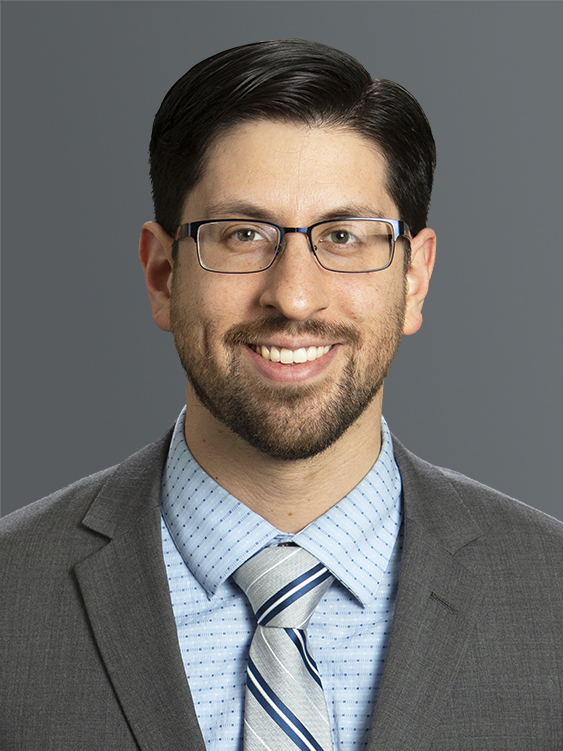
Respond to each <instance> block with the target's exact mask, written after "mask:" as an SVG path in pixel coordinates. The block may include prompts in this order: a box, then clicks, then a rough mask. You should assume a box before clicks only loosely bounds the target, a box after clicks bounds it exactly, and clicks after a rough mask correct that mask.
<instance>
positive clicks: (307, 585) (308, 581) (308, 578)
mask: <svg viewBox="0 0 563 751" xmlns="http://www.w3.org/2000/svg"><path fill="white" fill-rule="evenodd" d="M323 569H324V573H323V574H322V575H321V576H318V574H319V573H321V572H322V571H323ZM331 576H332V574H331V573H330V571H327V569H325V567H324V566H323V565H322V563H319V564H318V565H317V566H315V567H314V568H312V569H310V570H309V571H307V572H305V573H304V574H301V576H298V577H297V578H296V579H294V580H293V581H292V582H290V583H289V584H286V586H285V587H283V588H282V589H280V590H279V592H276V594H275V595H273V596H272V597H270V598H269V600H267V601H266V602H265V603H264V604H263V605H262V607H260V608H258V610H257V611H256V618H257V621H258V623H259V624H260V626H265V625H266V624H267V623H269V622H270V621H271V620H272V618H275V617H276V615H278V613H281V612H282V610H285V608H287V607H289V605H291V604H292V603H294V602H296V601H297V600H299V598H301V597H303V595H305V594H307V592H309V591H310V590H312V589H314V588H315V587H318V585H319V584H321V582H323V581H325V579H328V578H329V577H331ZM300 584H301V585H302V586H301V587H299V589H297V590H296V591H295V592H293V594H291V595H288V593H289V592H291V590H292V589H295V588H296V587H298V586H299V585H300ZM284 595H287V597H285V599H284ZM277 602H278V603H279V604H278V605H276V603H277ZM273 606H275V607H273ZM269 608H273V609H272V610H271V611H270V612H269V613H268V614H267V615H266V616H264V617H263V618H262V616H263V615H264V613H266V612H267V611H268V610H269Z"/></svg>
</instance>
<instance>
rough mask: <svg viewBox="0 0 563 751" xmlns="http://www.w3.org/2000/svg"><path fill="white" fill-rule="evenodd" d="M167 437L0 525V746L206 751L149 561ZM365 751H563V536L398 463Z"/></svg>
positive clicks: (558, 527)
mask: <svg viewBox="0 0 563 751" xmlns="http://www.w3.org/2000/svg"><path fill="white" fill-rule="evenodd" d="M169 440H170V434H168V435H167V436H165V437H164V438H163V439H162V440H161V441H159V442H158V443H156V444H153V445H151V446H149V447H147V448H145V449H143V450H142V451H140V452H139V453H138V454H135V455H134V456H132V457H131V458H130V459H128V460H127V461H125V462H124V463H123V464H121V465H119V466H117V467H114V468H112V469H109V470H106V471H104V472H101V473H99V474H96V475H92V476H91V477H88V478H86V479H84V480H81V481H80V482H78V483H76V484H75V485H72V486H70V487H69V488H66V489H64V490H61V491H59V492H58V493H55V494H54V495H52V496H50V497H49V498H46V499H44V500H42V501H39V502H38V503H36V504H33V505H32V506H29V507H27V508H25V509H22V510H21V511H20V512H16V513H15V514H12V515H10V516H8V517H6V518H5V519H4V520H2V523H1V525H0V574H1V600H0V654H1V664H0V670H1V675H0V748H1V749H3V751H15V750H16V749H17V750H19V749H21V750H23V751H49V750H52V751H81V750H84V751H86V750H87V749H88V750H90V749H91V750H92V751H94V749H95V750H96V751H100V750H102V749H103V751H129V750H131V751H132V750H133V749H137V750H138V749H142V751H204V743H203V740H202V737H201V733H200V730H199V726H198V722H197V718H196V713H195V710H194V706H193V702H192V699H191V696H190V690H189V687H188V683H187V681H186V678H185V675H184V670H183V666H182V659H181V656H180V650H179V647H178V639H177V635H176V628H175V623H174V617H173V613H172V608H171V604H170V598H169V594H168V586H167V579H166V572H165V568H164V564H163V560H162V553H161V540H160V518H159V483H160V476H161V472H162V467H163V463H164V460H165V457H166V452H167V449H168V444H169ZM395 455H396V458H397V461H398V464H399V468H400V471H401V475H402V478H403V487H404V491H403V492H404V505H405V546H404V553H403V559H402V562H401V577H400V584H399V593H398V600H397V607H396V613H395V620H394V625H393V630H392V634H391V641H390V645H389V652H388V656H387V661H386V666H385V672H384V676H383V681H382V685H381V689H380V694H379V700H378V702H377V707H376V710H375V714H374V718H373V724H372V731H371V737H370V743H369V751H392V750H395V749H396V750H397V751H399V749H400V750H401V751H405V750H406V751H423V749H431V750H432V751H454V750H455V751H458V750H459V751H466V750H467V751H469V749H472V750H474V751H484V750H490V751H518V750H522V751H524V750H525V751H548V750H549V751H553V750H554V749H562V748H563V729H562V707H563V688H562V685H563V651H562V643H563V574H562V568H563V525H562V524H560V523H559V522H557V521H555V520H554V519H551V518H550V517H547V516H545V515H543V514H541V513H540V512H537V511H534V510H532V509H530V508H528V507H527V506H524V505H522V504H519V503H517V502H515V501H512V500H510V499H508V498H506V497H505V496H502V495H501V494H499V493H497V492H495V491H493V490H491V489H489V488H485V487H483V486H482V485H479V484H477V483H475V482H472V481H471V480H468V479H467V478H465V477H463V476H461V475H458V474H456V473H454V472H450V471H447V470H442V469H438V468H436V467H433V466H431V465H429V464H427V463H426V462H423V461H421V460H420V459H418V458H417V457H415V456H413V455H412V454H410V453H409V452H407V451H406V450H405V449H404V448H403V447H402V446H401V445H400V444H399V443H398V442H396V443H395Z"/></svg>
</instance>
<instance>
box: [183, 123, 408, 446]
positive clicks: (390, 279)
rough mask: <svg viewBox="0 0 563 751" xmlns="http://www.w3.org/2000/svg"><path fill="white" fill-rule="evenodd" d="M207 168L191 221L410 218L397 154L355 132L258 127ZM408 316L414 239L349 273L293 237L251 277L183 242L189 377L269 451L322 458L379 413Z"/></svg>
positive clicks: (242, 131) (222, 146) (217, 146)
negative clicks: (390, 172) (330, 266)
mask: <svg viewBox="0 0 563 751" xmlns="http://www.w3.org/2000/svg"><path fill="white" fill-rule="evenodd" d="M206 165H207V166H206V170H205V172H204V176H203V178H202V179H201V180H200V182H199V183H198V184H197V185H196V187H195V188H194V189H193V190H192V191H191V193H190V194H189V196H188V199H187V201H186V203H185V206H184V211H183V217H182V222H188V221H198V220H203V219H228V218H249V219H262V220H265V221H270V222H273V223H275V224H279V225H282V226H286V227H303V226H309V225H311V224H313V223H315V222H318V221H321V220H323V219H326V218H331V217H335V216H340V217H342V216H346V215H348V216H373V217H378V216H379V217H386V218H390V219H398V218H399V216H398V211H397V207H396V206H395V205H394V203H393V201H392V200H391V199H390V197H389V195H388V194H387V191H386V189H385V161H384V159H383V157H382V156H381V155H380V154H379V152H378V151H377V150H376V149H375V148H374V147H373V146H372V145H371V144H370V143H369V142H368V141H366V140H365V139H363V138H362V137H361V136H359V135H357V134H355V133H353V132H351V131H349V130H343V129H335V128H328V127H314V128H309V127H306V126H302V125H296V124H286V123H279V122H270V121H259V122H255V123H248V124H244V125H241V126H237V128H235V129H234V130H231V131H230V132H228V133H227V134H226V135H224V136H222V137H220V138H219V139H218V140H217V141H216V142H215V143H214V145H213V146H212V147H211V149H210V151H209V153H208V158H207V162H206ZM404 320H405V277H404V270H403V249H402V244H401V243H400V242H398V243H397V248H396V252H395V258H394V260H393V263H392V265H391V266H390V267H389V268H388V269H386V270H384V271H380V272H376V273H367V274H342V273H335V272H331V271H327V270H325V269H323V268H321V266H320V265H319V264H318V263H317V261H316V259H315V257H314V256H313V254H312V253H311V252H310V249H309V245H308V241H307V238H306V236H304V235H300V234H289V235H286V238H285V249H284V251H283V253H282V254H281V256H279V257H278V258H277V260H276V261H275V263H274V265H273V266H272V267H271V268H269V269H267V270H266V271H261V272H258V273H253V274H241V275H232V274H217V273H211V272H209V271H205V270H203V269H202V268H201V267H200V266H199V264H198V261H197V257H196V250H195V243H194V242H193V240H191V239H185V240H182V241H180V243H179V248H178V256H177V260H176V264H175V268H174V274H173V281H172V297H171V307H170V327H171V330H172V332H173V334H174V339H175V343H176V348H177V350H178V353H179V355H180V358H181V361H182V364H183V366H184V369H185V371H186V373H187V376H188V379H189V381H190V383H191V384H192V386H193V389H194V391H195V393H196V394H197V396H198V397H199V399H200V401H201V402H202V403H203V404H204V406H205V407H206V408H207V409H208V410H209V411H210V412H211V414H212V415H213V416H214V417H215V418H217V419H218V420H219V421H221V422H222V423H223V424H224V425H226V426H227V427H228V428H229V429H230V430H231V431H233V432H234V433H235V434H237V435H238V436H240V437H242V438H243V439H244V440H245V441H247V442H248V443H249V444H251V445H252V446H254V447H255V448H256V449H258V450H259V451H261V452H264V453H266V454H268V455H269V456H272V457H277V458H282V459H290V460H295V459H303V458H307V457H310V456H313V455H315V454H317V453H319V452H320V451H323V450H324V449H326V448H327V447H328V446H330V445H331V444H332V443H333V442H334V441H336V440H337V439H338V438H340V436H341V435H342V434H343V433H344V432H345V431H346V430H347V429H348V428H349V427H350V426H351V425H352V424H353V423H354V422H355V421H356V420H357V418H358V417H359V416H360V415H361V414H362V413H364V411H365V410H366V409H369V405H370V403H371V402H372V399H373V397H374V396H375V395H376V394H377V393H378V392H379V391H380V389H381V387H382V384H383V379H384V378H385V376H386V374H387V370H388V368H389V366H390V365H391V362H392V360H393V358H394V356H395V353H396V351H397V348H398V346H399V342H400V338H401V335H402V333H403V326H404ZM276 350H277V352H279V353H280V356H281V360H282V362H275V361H273V360H272V355H273V357H274V360H276V359H278V357H277V353H276ZM303 351H305V354H306V355H307V357H308V359H307V360H306V361H305V362H300V361H301V360H302V359H303ZM284 360H285V361H286V362H284Z"/></svg>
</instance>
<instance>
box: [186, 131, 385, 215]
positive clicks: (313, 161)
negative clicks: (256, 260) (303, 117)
mask: <svg viewBox="0 0 563 751" xmlns="http://www.w3.org/2000/svg"><path fill="white" fill-rule="evenodd" d="M386 185H387V164H386V160H385V158H384V157H383V155H382V154H381V152H380V151H379V150H378V149H377V147H376V145H375V144H373V143H372V142H371V141H368V140H367V138H364V137H363V136H362V135H360V134H358V133H356V132H354V131H352V130H350V129H348V128H336V127H330V126H324V125H323V126H312V127H311V126H307V125H302V124H296V123H285V122H273V121H269V120H259V121H256V122H250V123H243V124H241V125H238V126H236V127H235V128H232V129H231V130H229V131H227V132H226V133H223V134H221V135H220V136H219V137H218V138H217V139H216V140H215V141H214V142H213V143H212V145H211V146H210V148H209V149H208V151H207V154H206V158H205V167H204V171H203V175H202V178H201V179H200V181H199V182H198V183H197V185H196V186H195V187H194V189H193V190H192V191H191V192H190V194H189V195H188V198H187V201H186V204H185V214H186V216H185V217H184V218H185V220H186V221H187V220H190V221H194V220H196V219H206V218H214V217H215V218H219V217H220V215H221V214H223V215H224V216H227V215H231V216H233V211H234V210H235V209H236V208H237V207H240V208H243V207H244V205H248V206H249V207H256V208H257V209H260V210H261V211H262V212H263V213H264V214H269V218H270V219H272V220H274V218H277V220H278V221H279V222H280V223H281V222H282V221H283V222H289V223H293V222H297V221H306V222H307V223H312V222H314V221H316V220H317V219H318V218H320V217H321V216H322V215H323V214H324V213H333V212H334V211H335V210H336V209H337V207H339V206H342V207H343V208H344V207H348V208H352V207H356V208H357V211H355V212H353V213H357V214H358V215H362V216H365V215H372V216H378V215H380V216H387V217H389V218H398V215H397V210H396V207H395V206H394V203H393V201H392V200H391V198H390V197H389V194H388V192H387V187H386ZM360 209H361V210H360ZM238 213H240V211H239V212H238ZM245 213H250V212H245ZM253 213H256V212H253ZM345 213H350V212H349V211H346V212H345ZM299 217H301V218H299ZM256 218H258V217H256Z"/></svg>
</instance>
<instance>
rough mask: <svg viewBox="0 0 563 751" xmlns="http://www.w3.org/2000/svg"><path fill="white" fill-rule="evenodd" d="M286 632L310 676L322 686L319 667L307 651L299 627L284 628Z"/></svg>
mask: <svg viewBox="0 0 563 751" xmlns="http://www.w3.org/2000/svg"><path fill="white" fill-rule="evenodd" d="M284 631H285V632H286V634H287V635H288V636H289V638H290V639H291V641H292V642H293V643H294V644H295V646H296V647H297V649H298V650H299V654H300V655H301V659H302V660H303V664H304V665H305V667H306V668H307V670H308V671H309V673H310V674H311V678H313V680H315V681H316V682H317V683H318V684H319V686H320V687H321V688H322V687H323V685H322V683H321V676H320V675H319V669H318V667H317V663H316V662H315V661H314V660H313V656H312V655H311V654H310V653H309V652H308V650H307V644H306V642H305V638H304V637H305V635H304V633H303V631H301V629H297V628H286V629H284Z"/></svg>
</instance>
